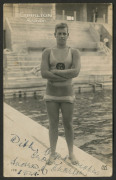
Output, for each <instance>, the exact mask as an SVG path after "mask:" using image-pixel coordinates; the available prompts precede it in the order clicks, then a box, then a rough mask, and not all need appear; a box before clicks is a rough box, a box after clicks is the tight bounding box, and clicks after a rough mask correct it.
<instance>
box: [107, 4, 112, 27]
mask: <svg viewBox="0 0 116 180" xmlns="http://www.w3.org/2000/svg"><path fill="white" fill-rule="evenodd" d="M108 24H112V4H110V5H108Z"/></svg>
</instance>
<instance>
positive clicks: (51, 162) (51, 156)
mask: <svg viewBox="0 0 116 180" xmlns="http://www.w3.org/2000/svg"><path fill="white" fill-rule="evenodd" d="M55 159H56V155H55V154H50V156H49V158H48V160H47V162H46V164H47V165H52V164H53V163H54V161H55Z"/></svg>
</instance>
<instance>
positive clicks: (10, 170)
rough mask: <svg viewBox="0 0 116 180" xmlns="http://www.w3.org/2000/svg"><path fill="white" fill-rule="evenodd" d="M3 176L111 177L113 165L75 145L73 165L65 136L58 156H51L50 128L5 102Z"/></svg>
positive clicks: (61, 140)
mask: <svg viewBox="0 0 116 180" xmlns="http://www.w3.org/2000/svg"><path fill="white" fill-rule="evenodd" d="M3 137H4V177H109V176H112V168H111V167H109V166H108V165H106V164H104V163H103V162H101V161H100V160H98V159H96V158H94V157H93V156H91V155H89V154H87V153H86V152H84V151H82V150H81V149H79V148H78V147H77V146H74V153H75V156H76V158H77V159H78V162H79V163H78V164H77V165H75V166H74V165H72V164H71V163H70V161H69V159H68V157H67V156H68V150H67V145H66V141H65V139H64V138H62V137H60V136H59V138H58V144H57V150H56V151H57V158H56V160H55V162H54V163H53V164H52V165H46V160H47V159H48V157H49V136H48V129H46V128H45V127H43V126H41V125H40V124H38V123H37V122H35V121H34V120H32V119H30V118H29V117H27V116H25V115H24V114H22V113H20V112H19V111H17V110H15V109H14V108H12V107H11V106H9V105H7V104H6V103H4V136H3Z"/></svg>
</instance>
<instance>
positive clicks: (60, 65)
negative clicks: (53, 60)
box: [56, 63, 65, 70]
mask: <svg viewBox="0 0 116 180" xmlns="http://www.w3.org/2000/svg"><path fill="white" fill-rule="evenodd" d="M56 69H60V70H63V69H65V64H64V63H57V64H56Z"/></svg>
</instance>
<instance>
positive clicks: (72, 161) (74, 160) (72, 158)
mask: <svg viewBox="0 0 116 180" xmlns="http://www.w3.org/2000/svg"><path fill="white" fill-rule="evenodd" d="M69 159H70V161H71V163H72V164H73V165H76V164H78V161H77V160H76V158H75V156H74V154H72V155H70V156H69Z"/></svg>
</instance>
